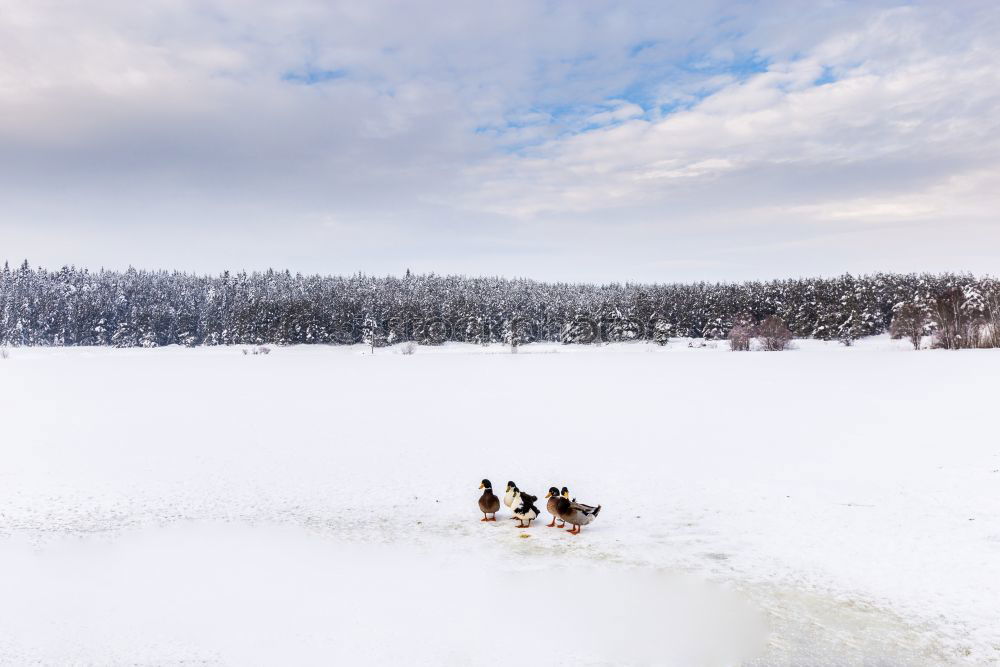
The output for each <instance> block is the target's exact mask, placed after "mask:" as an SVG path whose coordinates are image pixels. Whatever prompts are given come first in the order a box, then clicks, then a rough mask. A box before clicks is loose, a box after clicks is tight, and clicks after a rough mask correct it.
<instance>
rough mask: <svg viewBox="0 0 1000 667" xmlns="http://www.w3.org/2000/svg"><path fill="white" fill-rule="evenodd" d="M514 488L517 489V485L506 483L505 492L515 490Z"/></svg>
mask: <svg viewBox="0 0 1000 667" xmlns="http://www.w3.org/2000/svg"><path fill="white" fill-rule="evenodd" d="M516 488H517V485H516V484H514V482H507V490H508V491H510V490H511V489H516Z"/></svg>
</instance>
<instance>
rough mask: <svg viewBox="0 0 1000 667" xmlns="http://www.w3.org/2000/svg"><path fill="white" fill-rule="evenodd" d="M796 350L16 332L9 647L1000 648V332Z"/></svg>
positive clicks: (889, 661) (4, 486) (321, 659)
mask: <svg viewBox="0 0 1000 667" xmlns="http://www.w3.org/2000/svg"><path fill="white" fill-rule="evenodd" d="M796 348H797V349H795V350H792V351H788V352H784V353H764V352H752V353H743V354H736V353H730V352H728V351H727V350H726V349H725V348H724V347H723V346H722V345H719V346H718V347H715V348H711V347H709V348H689V347H688V346H687V341H673V342H672V343H671V345H669V346H668V347H666V348H658V347H655V346H652V345H646V344H622V345H611V346H604V347H584V346H556V345H531V346H525V347H523V348H521V349H520V351H519V353H518V354H516V355H514V354H510V353H509V352H508V350H507V349H506V348H502V347H498V346H494V347H487V348H482V347H475V346H470V345H461V344H455V345H448V346H444V347H442V348H425V347H420V348H417V350H416V353H415V354H413V355H404V354H401V349H400V348H399V347H396V348H386V349H380V350H377V351H376V353H375V354H374V355H371V354H370V353H369V350H368V349H367V348H364V347H360V346H358V347H320V346H314V347H292V348H276V349H274V350H273V352H272V353H271V354H270V355H267V356H245V355H243V354H242V351H241V349H240V348H201V349H179V348H166V349H153V350H141V349H128V350H112V349H85V348H75V349H14V350H11V351H10V357H9V358H8V359H0V406H2V420H0V663H2V664H25V663H31V662H38V663H43V664H97V665H114V664H129V665H133V664H140V665H147V664H156V665H161V664H181V663H183V664H234V665H248V664H260V665H265V664H266V665H288V664H326V665H328V664H420V665H425V664H426V665H440V664H449V665H468V664H477V665H478V664H483V665H485V664H490V665H497V664H503V663H511V664H518V665H542V664H549V665H552V664H573V665H609V664H615V665H619V664H637V665H646V664H678V665H697V664H702V665H714V664H761V665H771V664H809V665H819V664H831V665H839V664H872V665H882V664H885V665H896V664H913V665H940V664H952V663H954V664H995V663H997V662H998V661H1000V623H998V621H997V618H998V617H1000V434H998V428H997V424H998V422H997V414H998V412H997V403H998V399H997V380H998V378H1000V352H998V351H995V350H970V351H962V352H946V351H921V352H919V353H916V352H913V351H912V350H908V349H907V346H906V344H904V343H897V342H893V341H889V340H888V339H886V338H875V339H868V340H864V341H861V342H860V343H858V344H857V345H856V346H854V347H852V348H844V347H842V346H840V345H837V344H827V343H821V342H817V341H798V342H797V343H796ZM483 477H487V478H489V479H491V480H492V481H493V484H494V486H495V487H496V488H497V489H498V490H502V488H503V486H504V484H505V483H506V481H507V480H508V479H513V480H515V481H516V482H517V483H518V484H519V485H520V486H521V488H523V489H526V490H528V491H530V492H532V493H535V494H537V495H539V496H543V495H544V493H545V490H546V489H547V488H548V487H549V486H551V485H556V486H562V485H567V486H569V488H570V490H571V492H572V494H573V495H574V496H576V497H578V498H579V499H580V500H581V501H583V502H587V503H592V504H598V503H600V504H602V505H603V509H602V511H601V514H600V517H599V518H598V520H597V521H596V522H595V523H594V524H592V525H591V526H588V527H585V528H584V529H583V532H582V534H581V535H579V536H570V535H567V534H566V533H565V531H561V530H557V529H555V528H547V527H546V526H545V525H544V524H545V523H546V522H547V520H548V516H547V515H545V514H543V517H542V518H544V519H545V520H546V521H539V522H536V523H535V524H534V525H532V526H531V528H530V529H526V530H519V529H517V528H515V527H514V522H512V521H509V520H508V519H507V516H508V515H507V514H505V513H501V514H500V515H499V519H498V521H497V522H496V523H481V522H480V521H479V519H480V518H481V514H479V512H478V509H477V504H476V501H477V498H478V496H479V493H480V491H479V490H478V488H477V487H478V486H479V482H480V480H481V479H482V478H483ZM542 502H543V501H540V502H539V505H540V506H542Z"/></svg>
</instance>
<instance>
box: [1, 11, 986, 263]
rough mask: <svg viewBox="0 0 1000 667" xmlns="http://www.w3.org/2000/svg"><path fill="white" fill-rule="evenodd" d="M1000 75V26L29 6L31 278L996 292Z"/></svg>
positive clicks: (25, 39)
mask: <svg viewBox="0 0 1000 667" xmlns="http://www.w3.org/2000/svg"><path fill="white" fill-rule="evenodd" d="M998 63H1000V3H997V2H995V1H994V0H984V1H982V2H978V1H976V0H962V1H958V0H947V1H942V2H888V1H886V2H881V1H871V2H838V1H834V0H816V1H814V2H801V1H800V0H794V1H792V0H788V1H780V0H776V1H775V2H748V1H741V2H736V1H731V2H710V1H702V2H690V1H684V2H676V3H668V2H664V0H654V1H651V2H586V1H567V2H545V1H542V0H531V1H526V2H518V1H512V2H472V1H469V0H464V1H460V2H438V1H435V2H410V1H400V2H377V1H373V0H365V1H364V2H359V1H358V0H349V1H346V2H338V1H323V2H311V1H307V0H282V1H281V2H275V1H273V0H261V1H247V0H208V1H193V0H191V1H188V0H142V2H128V1H124V0H116V1H114V2H109V1H106V0H89V1H88V2H76V1H66V2H59V1H54V0H3V2H2V4H0V259H2V258H7V259H9V260H10V261H11V262H12V263H14V262H20V261H21V260H23V259H25V258H27V259H28V260H29V261H30V262H31V263H32V264H33V265H38V264H41V265H43V266H46V267H58V266H60V265H62V264H76V265H78V266H87V267H91V268H99V267H101V266H104V267H108V268H122V267H126V266H128V265H130V264H131V265H134V266H137V267H144V268H168V269H183V270H193V271H198V272H211V273H215V272H219V271H221V270H224V269H231V270H238V269H260V268H266V267H269V266H273V267H276V268H290V269H291V270H293V271H303V272H319V273H354V272H357V271H364V272H365V273H375V274H386V273H392V274H400V273H402V272H404V271H405V270H406V268H411V269H412V270H414V271H419V272H429V271H434V272H438V273H465V274H491V275H492V274H499V275H506V276H530V277H536V278H541V279H548V280H573V281H575V280H590V281H612V280H615V281H625V280H642V281H674V280H694V279H705V280H734V279H745V278H768V277H786V276H799V275H832V274H839V273H842V272H844V271H851V272H856V273H863V272H872V271H878V270H894V271H921V270H933V271H937V270H969V271H973V272H976V273H991V274H997V273H1000V221H998V214H1000V65H998Z"/></svg>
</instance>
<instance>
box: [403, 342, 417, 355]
mask: <svg viewBox="0 0 1000 667" xmlns="http://www.w3.org/2000/svg"><path fill="white" fill-rule="evenodd" d="M416 351H417V344H416V343H414V342H412V341H411V342H409V343H403V346H402V347H401V348H399V353H400V354H405V355H407V356H409V355H411V354H413V353H414V352H416Z"/></svg>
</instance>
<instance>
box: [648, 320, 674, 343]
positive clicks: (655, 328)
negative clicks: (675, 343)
mask: <svg viewBox="0 0 1000 667" xmlns="http://www.w3.org/2000/svg"><path fill="white" fill-rule="evenodd" d="M650 329H651V330H652V332H653V342H654V343H656V344H657V345H666V344H667V343H669V342H670V334H672V333H673V330H674V325H672V324H671V323H670V322H669V321H668V320H667V319H666V318H664V317H654V318H653V322H652V325H651V327H650Z"/></svg>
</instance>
